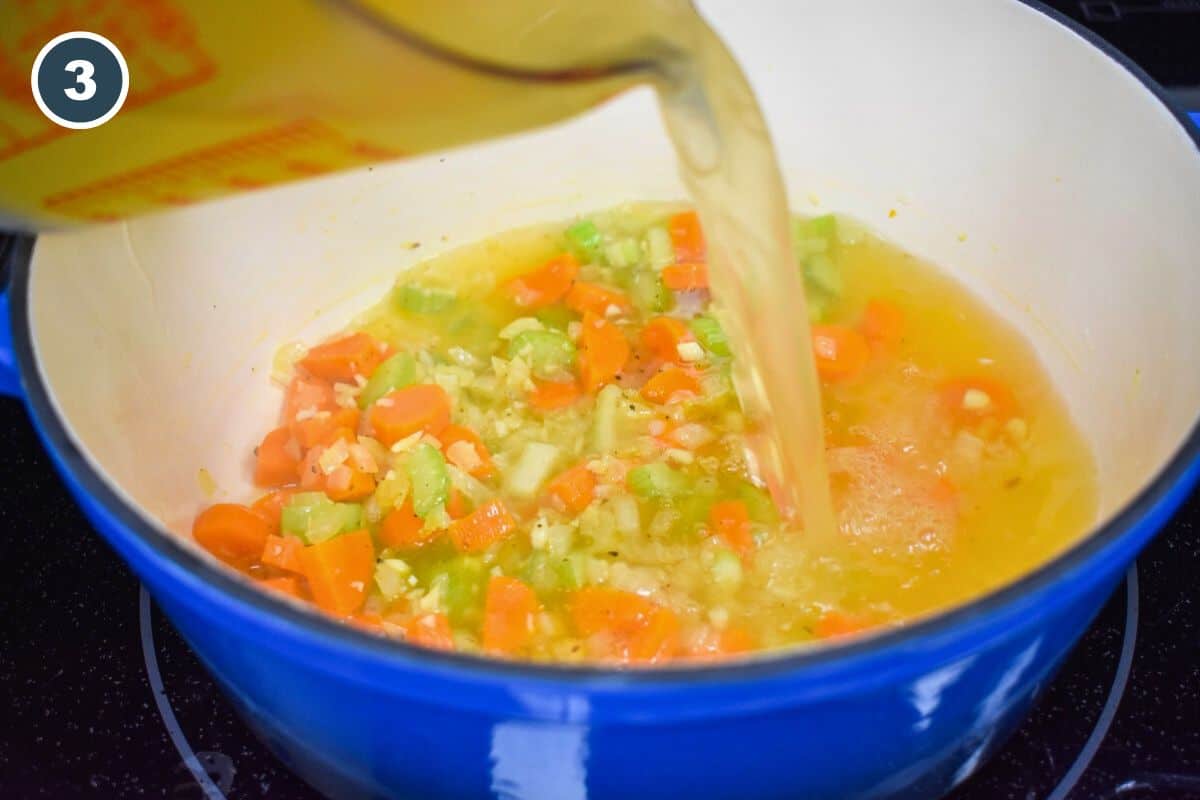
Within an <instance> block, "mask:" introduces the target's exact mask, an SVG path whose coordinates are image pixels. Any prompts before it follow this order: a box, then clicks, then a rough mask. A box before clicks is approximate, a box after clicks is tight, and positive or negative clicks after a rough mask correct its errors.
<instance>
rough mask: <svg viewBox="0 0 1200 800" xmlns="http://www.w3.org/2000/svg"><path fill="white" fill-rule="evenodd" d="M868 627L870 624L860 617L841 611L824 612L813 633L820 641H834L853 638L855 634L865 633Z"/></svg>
mask: <svg viewBox="0 0 1200 800" xmlns="http://www.w3.org/2000/svg"><path fill="white" fill-rule="evenodd" d="M869 627H870V624H869V623H868V622H867V621H866V620H864V619H862V618H861V617H857V616H854V615H852V614H846V613H843V612H841V611H826V612H825V614H824V615H823V616H822V617H821V619H819V620H818V621H817V625H816V627H815V628H814V629H813V633H815V634H816V635H817V636H818V637H819V638H821V639H834V638H841V637H843V636H853V635H854V634H856V633H861V632H862V631H865V630H866V629H867V628H869Z"/></svg>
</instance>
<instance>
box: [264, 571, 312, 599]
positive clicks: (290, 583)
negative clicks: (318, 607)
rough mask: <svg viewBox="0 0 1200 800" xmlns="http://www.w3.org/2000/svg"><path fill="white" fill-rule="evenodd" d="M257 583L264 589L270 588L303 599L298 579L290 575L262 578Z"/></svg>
mask: <svg viewBox="0 0 1200 800" xmlns="http://www.w3.org/2000/svg"><path fill="white" fill-rule="evenodd" d="M258 585H259V586H261V587H263V588H264V589H270V590H271V591H273V592H279V593H280V594H285V595H287V596H288V597H294V598H296V599H297V600H303V599H305V598H304V593H303V592H302V591H301V589H300V581H298V580H296V579H295V578H294V577H292V576H291V575H285V576H283V577H280V578H262V579H260V580H259V581H258Z"/></svg>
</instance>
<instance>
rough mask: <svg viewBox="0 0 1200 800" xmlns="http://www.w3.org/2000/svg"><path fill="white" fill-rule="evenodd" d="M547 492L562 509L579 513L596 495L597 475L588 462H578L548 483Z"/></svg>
mask: <svg viewBox="0 0 1200 800" xmlns="http://www.w3.org/2000/svg"><path fill="white" fill-rule="evenodd" d="M546 494H547V495H549V497H550V501H551V503H552V504H553V505H555V506H557V507H558V509H559V510H560V511H566V512H567V513H570V514H578V513H580V512H582V511H583V510H584V509H585V508H587V507H588V506H589V505H591V503H592V500H593V499H594V498H595V497H596V475H595V473H593V472H592V471H591V470H590V469H588V468H587V464H586V463H585V464H577V465H576V466H574V467H571V468H570V469H568V470H567V471H566V472H563V473H561V474H559V475H558V476H557V477H555V478H553V479H552V480H551V481H550V483H548V484H547V485H546Z"/></svg>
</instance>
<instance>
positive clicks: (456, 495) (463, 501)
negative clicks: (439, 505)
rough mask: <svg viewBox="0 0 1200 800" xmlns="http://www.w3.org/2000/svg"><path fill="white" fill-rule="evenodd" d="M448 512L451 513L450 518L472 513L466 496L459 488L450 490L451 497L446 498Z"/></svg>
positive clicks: (460, 517) (459, 517)
mask: <svg viewBox="0 0 1200 800" xmlns="http://www.w3.org/2000/svg"><path fill="white" fill-rule="evenodd" d="M446 513H447V514H449V515H450V519H462V518H463V517H465V516H466V515H467V514H469V513H471V509H470V508H468V506H467V498H466V496H464V495H463V493H462V492H460V491H459V490H458V489H453V488H452V489H451V490H450V497H449V499H447V500H446Z"/></svg>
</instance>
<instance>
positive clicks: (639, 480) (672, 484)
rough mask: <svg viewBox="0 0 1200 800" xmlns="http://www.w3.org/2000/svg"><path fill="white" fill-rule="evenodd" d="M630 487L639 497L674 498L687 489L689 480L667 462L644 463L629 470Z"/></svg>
mask: <svg viewBox="0 0 1200 800" xmlns="http://www.w3.org/2000/svg"><path fill="white" fill-rule="evenodd" d="M629 488H630V489H632V490H633V493H634V494H636V495H638V496H639V497H653V498H672V497H678V496H679V495H682V494H683V493H684V492H686V491H687V488H688V480H687V478H686V477H684V475H683V473H682V472H679V471H678V470H675V469H672V468H671V467H668V466H667V465H666V464H661V463H656V464H643V465H642V466H640V467H636V468H634V469H631V470H630V471H629Z"/></svg>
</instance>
